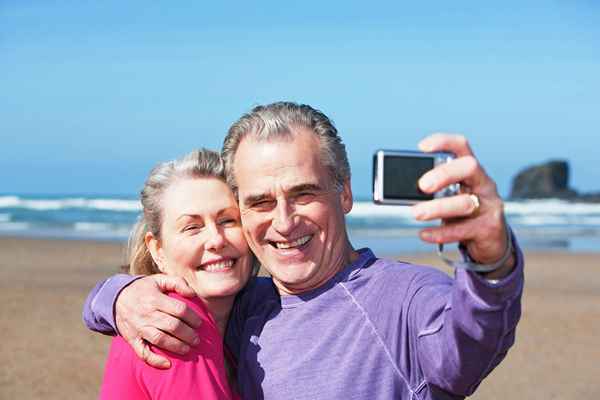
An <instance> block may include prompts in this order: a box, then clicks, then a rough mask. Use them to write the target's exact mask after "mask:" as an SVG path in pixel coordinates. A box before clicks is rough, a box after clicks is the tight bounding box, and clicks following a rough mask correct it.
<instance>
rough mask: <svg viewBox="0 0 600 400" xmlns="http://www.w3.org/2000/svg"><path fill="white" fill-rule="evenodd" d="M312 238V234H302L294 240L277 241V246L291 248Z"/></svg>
mask: <svg viewBox="0 0 600 400" xmlns="http://www.w3.org/2000/svg"><path fill="white" fill-rule="evenodd" d="M310 238H311V235H306V236H302V237H300V238H298V239H296V240H294V241H292V242H275V246H276V247H277V248H278V249H291V248H293V247H298V246H302V245H303V244H305V243H306V242H308V241H309V240H310Z"/></svg>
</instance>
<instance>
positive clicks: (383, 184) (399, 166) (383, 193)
mask: <svg viewBox="0 0 600 400" xmlns="http://www.w3.org/2000/svg"><path fill="white" fill-rule="evenodd" d="M454 158H455V156H454V154H452V153H447V152H436V153H423V152H420V151H410V150H378V151H376V152H375V154H374V155H373V202H374V203H375V204H393V205H411V204H415V203H418V202H420V201H427V200H433V199H435V198H439V197H447V196H453V195H455V194H458V193H459V191H460V185H459V184H458V183H456V184H453V185H450V186H447V187H445V188H444V189H443V190H440V191H439V192H436V193H433V194H429V193H424V192H423V191H421V189H419V186H418V181H419V179H420V178H421V177H422V176H423V175H424V174H425V173H426V172H427V171H429V170H432V169H433V168H435V167H436V166H438V165H440V164H444V163H447V162H450V161H452V160H453V159H454Z"/></svg>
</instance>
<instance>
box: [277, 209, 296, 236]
mask: <svg viewBox="0 0 600 400" xmlns="http://www.w3.org/2000/svg"><path fill="white" fill-rule="evenodd" d="M274 212H275V215H274V216H273V221H272V225H273V228H274V229H275V230H276V231H277V232H279V233H280V234H282V235H287V234H289V233H291V232H292V230H293V229H294V226H295V222H294V220H295V217H294V208H293V206H292V205H291V204H290V203H289V202H287V201H278V202H277V206H276V207H275V210H274Z"/></svg>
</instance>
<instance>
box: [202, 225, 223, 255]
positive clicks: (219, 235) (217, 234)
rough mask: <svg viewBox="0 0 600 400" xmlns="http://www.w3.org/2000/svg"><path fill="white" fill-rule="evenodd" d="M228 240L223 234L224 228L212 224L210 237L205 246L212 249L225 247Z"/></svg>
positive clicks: (209, 232)
mask: <svg viewBox="0 0 600 400" xmlns="http://www.w3.org/2000/svg"><path fill="white" fill-rule="evenodd" d="M226 244H227V241H226V240H225V236H224V235H223V230H222V229H221V228H219V227H218V226H216V225H213V226H210V227H209V230H208V238H207V239H206V242H205V243H204V246H205V247H206V248H207V249H210V250H219V249H222V248H223V247H225V246H226Z"/></svg>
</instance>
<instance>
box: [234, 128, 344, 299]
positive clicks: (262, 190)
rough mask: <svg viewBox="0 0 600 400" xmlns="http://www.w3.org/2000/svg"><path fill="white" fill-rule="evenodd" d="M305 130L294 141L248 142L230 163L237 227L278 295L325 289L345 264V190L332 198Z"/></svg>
mask: <svg viewBox="0 0 600 400" xmlns="http://www.w3.org/2000/svg"><path fill="white" fill-rule="evenodd" d="M319 146H320V144H319V141H318V138H317V137H316V136H315V135H314V134H313V133H311V132H310V131H309V130H307V129H302V128H300V129H296V130H295V131H294V135H292V136H291V137H283V138H280V139H276V140H271V141H256V140H255V139H254V138H253V137H252V136H248V137H246V138H245V139H244V140H242V142H241V143H240V145H239V146H238V149H237V152H236V154H235V157H234V161H233V163H234V165H233V166H234V171H235V178H236V181H237V184H238V190H239V193H238V194H239V204H240V210H241V214H242V225H243V230H244V234H245V236H246V239H247V240H248V244H249V245H250V248H251V249H252V251H254V253H255V254H256V256H257V257H258V259H259V260H260V262H261V263H262V265H263V266H264V267H265V268H266V269H267V270H268V271H269V272H270V273H271V275H272V276H273V280H274V282H275V284H276V286H277V287H278V289H279V291H280V293H281V294H286V293H288V294H290V293H302V292H305V291H308V290H311V289H314V288H316V287H319V286H321V285H322V284H324V283H325V282H326V281H327V280H328V279H329V278H331V277H332V276H333V275H335V273H337V272H338V271H339V270H340V269H341V268H343V267H344V265H345V264H346V263H347V262H348V261H349V260H350V258H351V256H352V249H351V247H350V245H349V243H348V240H347V237H346V227H345V221H344V214H346V213H348V212H349V211H350V210H351V208H352V192H351V189H350V184H349V183H347V184H345V185H344V188H343V190H341V191H336V190H335V188H334V185H333V182H332V180H331V178H330V175H329V174H328V171H327V169H326V168H325V167H324V166H323V165H322V164H321V161H320V159H319V148H320V147H319Z"/></svg>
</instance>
